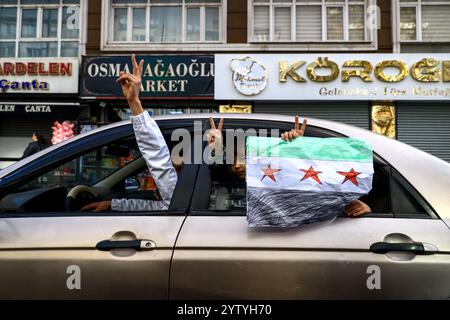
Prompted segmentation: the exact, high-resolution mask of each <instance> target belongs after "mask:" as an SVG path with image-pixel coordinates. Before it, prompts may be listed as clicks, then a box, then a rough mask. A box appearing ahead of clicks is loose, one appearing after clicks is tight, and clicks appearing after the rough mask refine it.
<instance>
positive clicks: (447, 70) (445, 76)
mask: <svg viewBox="0 0 450 320" xmlns="http://www.w3.org/2000/svg"><path fill="white" fill-rule="evenodd" d="M442 70H443V72H442V81H444V82H450V61H442Z"/></svg>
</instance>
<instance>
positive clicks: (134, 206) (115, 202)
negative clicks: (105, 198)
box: [111, 199, 167, 211]
mask: <svg viewBox="0 0 450 320" xmlns="http://www.w3.org/2000/svg"><path fill="white" fill-rule="evenodd" d="M111 209H112V210H114V211H155V210H165V209H167V208H166V207H164V203H163V201H153V200H143V199H112V200H111Z"/></svg>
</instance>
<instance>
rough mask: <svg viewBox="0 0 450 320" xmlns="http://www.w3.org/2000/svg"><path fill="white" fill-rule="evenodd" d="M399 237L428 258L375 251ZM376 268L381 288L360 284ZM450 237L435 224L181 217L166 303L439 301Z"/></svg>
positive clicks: (449, 260) (447, 289)
mask: <svg viewBox="0 0 450 320" xmlns="http://www.w3.org/2000/svg"><path fill="white" fill-rule="evenodd" d="M399 235H401V236H403V237H405V236H408V237H409V238H411V239H412V240H413V241H416V242H424V243H429V244H432V245H433V246H435V247H437V248H438V249H439V251H440V253H439V254H432V255H411V254H410V253H397V254H394V253H389V254H375V253H372V252H371V251H370V250H369V248H370V246H371V245H372V244H373V243H375V242H381V241H388V242H395V241H394V240H395V238H398V237H399ZM373 265H375V266H377V267H379V268H380V278H381V289H380V290H371V289H369V287H368V286H367V281H368V278H369V276H370V273H368V268H369V267H370V266H373ZM449 267H450V232H449V230H448V228H447V226H446V225H445V224H444V223H443V222H442V221H441V220H438V219H396V218H357V219H355V218H337V219H335V220H334V221H327V222H321V223H315V224H312V225H305V226H302V227H300V228H292V229H285V228H278V229H273V228H272V229H270V228H249V227H247V223H246V218H245V217H233V216H228V217H227V216H217V217H211V216H210V217H208V216H188V217H187V218H186V221H185V223H184V225H183V228H182V230H181V232H180V235H179V237H178V240H177V244H176V248H175V252H174V256H173V260H172V271H171V291H170V293H171V296H170V297H171V298H173V299H188V298H192V299H314V298H320V299H345V298H348V299H361V298H367V299H369V298H405V299H417V298H422V299H447V298H448V297H450V268H449Z"/></svg>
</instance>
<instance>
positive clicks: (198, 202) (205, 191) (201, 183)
mask: <svg viewBox="0 0 450 320" xmlns="http://www.w3.org/2000/svg"><path fill="white" fill-rule="evenodd" d="M262 122H264V123H265V124H264V126H261V123H262ZM251 123H254V125H253V127H256V128H260V129H268V130H270V129H271V128H278V129H280V132H281V131H283V130H289V129H291V128H292V123H290V122H283V121H270V120H269V121H260V120H248V119H226V121H225V122H224V127H223V128H224V130H226V129H227V127H232V128H233V127H234V128H236V125H240V126H239V127H237V128H242V129H245V128H251V127H252V125H251ZM205 125H207V126H209V124H207V123H206V121H204V123H203V126H205ZM311 128H313V130H314V133H315V134H314V135H308V134H306V135H307V136H309V137H316V136H319V137H320V136H321V135H323V137H347V136H346V135H344V134H342V133H339V132H336V131H333V130H329V129H326V128H322V127H317V126H312V125H308V126H307V127H306V133H307V132H308V130H311ZM269 132H270V131H269ZM316 134H317V135H316ZM205 146H206V143H205ZM373 157H374V162H377V163H378V164H379V165H381V166H383V167H385V168H386V169H387V170H388V174H389V181H388V186H389V199H388V200H389V202H390V205H391V204H392V192H391V183H392V182H391V180H392V174H391V170H395V171H396V172H397V173H398V174H399V175H400V176H401V177H402V178H403V180H404V181H403V183H402V185H403V186H404V187H405V189H406V190H408V191H409V190H413V191H414V192H413V193H411V192H410V195H411V196H412V197H413V198H414V199H415V200H416V201H417V202H418V203H419V204H420V205H422V207H423V209H424V213H423V214H417V213H416V214H400V213H397V214H396V213H394V212H392V206H391V208H390V209H391V212H388V213H376V212H374V213H369V214H365V215H364V216H363V217H364V218H397V219H405V218H410V219H439V217H438V215H437V214H436V212H435V211H434V210H433V208H432V207H431V206H430V205H429V204H428V202H427V201H426V199H424V198H423V196H422V195H420V193H419V192H418V191H417V190H416V189H415V188H414V187H413V186H412V185H411V183H409V181H408V180H407V179H406V178H405V177H403V176H402V175H401V174H400V172H399V171H398V170H396V169H395V168H394V167H393V166H392V165H391V164H390V163H388V162H387V161H386V160H385V159H383V158H382V157H381V156H380V155H378V154H377V153H376V152H375V151H373ZM209 171H210V170H209V168H208V165H207V164H202V167H200V169H199V173H198V176H197V181H196V184H195V189H194V193H193V198H192V201H191V205H190V210H189V215H191V216H224V217H225V216H240V217H242V216H246V211H242V210H210V209H208V208H207V206H208V203H209V197H210V193H211V176H210V172H209ZM206 181H207V182H208V184H205V182H206ZM205 204H206V205H205ZM339 217H340V218H341V217H342V218H351V217H348V216H347V215H346V214H344V213H343V214H342V215H340V216H339Z"/></svg>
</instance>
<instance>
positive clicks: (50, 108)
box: [0, 102, 79, 115]
mask: <svg viewBox="0 0 450 320" xmlns="http://www.w3.org/2000/svg"><path fill="white" fill-rule="evenodd" d="M78 106H79V104H76V103H72V104H61V105H55V104H45V103H24V104H22V103H14V102H7V103H1V102H0V114H3V115H5V114H38V113H52V112H54V111H55V109H57V108H63V109H67V108H68V107H78Z"/></svg>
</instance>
